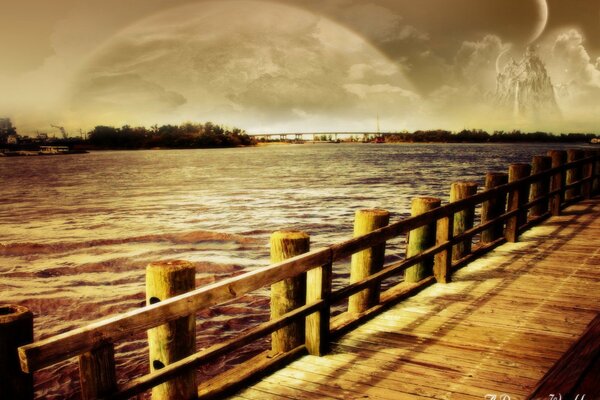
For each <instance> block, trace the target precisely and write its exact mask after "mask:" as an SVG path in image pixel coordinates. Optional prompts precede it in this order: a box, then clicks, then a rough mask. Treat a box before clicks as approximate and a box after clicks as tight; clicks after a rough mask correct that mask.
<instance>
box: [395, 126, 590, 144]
mask: <svg viewBox="0 0 600 400" xmlns="http://www.w3.org/2000/svg"><path fill="white" fill-rule="evenodd" d="M596 137H597V135H595V134H593V133H563V134H560V135H553V134H550V133H547V132H530V133H526V132H521V131H518V130H515V131H510V132H505V131H495V132H494V133H492V134H490V133H488V132H486V131H483V130H480V129H473V130H467V129H464V130H462V131H460V132H457V133H453V132H450V131H446V130H431V131H415V132H412V133H411V132H402V133H397V134H394V135H389V136H385V141H386V142H416V143H418V142H443V143H486V142H490V143H502V142H511V143H514V142H568V143H575V142H589V141H590V140H592V139H593V138H596Z"/></svg>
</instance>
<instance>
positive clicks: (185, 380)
mask: <svg viewBox="0 0 600 400" xmlns="http://www.w3.org/2000/svg"><path fill="white" fill-rule="evenodd" d="M195 277H196V269H195V267H194V265H193V264H191V263H189V262H186V261H163V262H156V263H151V264H149V265H148V266H147V267H146V303H147V304H148V305H151V304H155V303H158V302H160V301H163V300H166V299H168V298H170V297H174V296H177V295H180V294H183V293H186V292H189V291H190V290H193V289H194V287H195V279H196V278H195ZM148 345H149V350H150V371H151V372H154V371H158V370H160V369H162V368H164V367H165V366H167V365H169V364H172V363H174V362H175V361H178V360H180V359H182V358H184V357H187V356H189V355H191V354H193V353H194V352H195V350H196V320H195V316H194V315H193V314H192V315H189V316H186V317H183V318H179V319H177V320H175V321H172V322H168V323H166V324H163V325H160V326H158V327H156V328H153V329H150V330H148ZM197 390H198V388H197V385H196V375H195V372H194V371H188V372H184V373H182V374H181V375H179V376H178V377H176V378H173V379H172V380H170V381H168V382H165V383H163V384H161V385H158V386H155V387H154V388H153V389H152V399H161V400H163V399H165V400H166V399H169V400H175V399H185V400H187V399H195V398H197V397H198V392H197Z"/></svg>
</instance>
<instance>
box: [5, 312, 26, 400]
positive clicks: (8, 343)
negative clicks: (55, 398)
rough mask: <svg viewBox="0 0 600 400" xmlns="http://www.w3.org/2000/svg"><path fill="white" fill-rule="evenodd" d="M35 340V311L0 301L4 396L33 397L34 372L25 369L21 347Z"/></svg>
mask: <svg viewBox="0 0 600 400" xmlns="http://www.w3.org/2000/svg"><path fill="white" fill-rule="evenodd" d="M31 342H33V313H32V312H31V311H29V309H27V308H26V307H23V306H17V305H9V304H0V398H2V399H23V400H27V399H33V379H32V375H31V374H26V373H24V372H22V371H21V364H20V362H19V355H18V353H17V348H19V347H20V346H23V345H26V344H29V343H31Z"/></svg>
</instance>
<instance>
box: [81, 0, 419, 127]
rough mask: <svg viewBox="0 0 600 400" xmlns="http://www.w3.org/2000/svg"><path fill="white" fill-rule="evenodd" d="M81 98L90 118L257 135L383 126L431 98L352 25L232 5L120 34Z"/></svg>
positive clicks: (193, 8)
mask: <svg viewBox="0 0 600 400" xmlns="http://www.w3.org/2000/svg"><path fill="white" fill-rule="evenodd" d="M71 97H72V109H73V112H74V115H76V116H78V117H79V118H80V119H84V120H87V121H89V123H96V124H101V123H105V124H107V123H111V124H120V123H128V124H144V125H150V124H154V123H159V124H160V123H178V122H182V121H186V120H192V121H208V120H210V121H214V122H217V123H223V124H226V125H230V126H232V125H233V126H239V127H241V128H244V129H248V130H250V131H281V130H294V131H311V130H328V129H336V130H345V129H353V128H359V129H368V128H371V130H373V129H374V121H375V119H376V116H377V114H379V115H381V117H382V121H385V120H386V118H390V119H391V118H392V116H393V118H394V121H397V122H398V123H401V122H404V123H406V121H407V120H408V119H410V118H411V116H414V114H415V109H416V108H417V107H418V103H419V101H420V99H419V96H418V95H417V94H415V93H414V90H413V87H412V85H411V84H410V82H409V81H408V80H407V79H405V76H404V74H403V71H402V70H401V68H399V67H398V66H397V65H396V64H394V63H392V62H391V61H390V60H388V59H387V58H386V57H385V56H384V55H383V54H382V53H381V52H379V51H378V50H377V49H375V48H374V47H373V46H372V45H371V44H369V43H368V42H367V41H366V40H364V39H363V38H362V37H361V36H359V35H357V34H356V33H354V32H352V31H350V30H348V29H347V28H345V27H343V26H341V25H339V24H337V23H335V22H332V21H331V20H328V19H326V18H324V17H322V16H318V15H315V14H312V13H309V12H307V11H304V10H301V9H298V8H294V7H290V6H284V5H280V4H275V3H269V2H262V1H223V0H221V1H211V2H202V3H198V4H194V5H188V6H183V7H178V8H175V9H171V10H169V11H166V12H162V13H160V14H158V15H155V16H152V17H150V18H147V19H144V20H142V21H139V22H138V23H136V24H134V25H132V26H130V27H128V28H127V29H125V30H124V31H122V32H120V33H119V34H117V35H116V36H114V37H113V38H111V39H110V40H109V41H108V42H107V43H106V44H105V45H103V46H102V47H101V48H100V49H98V50H97V51H96V52H95V54H94V55H93V56H92V57H91V58H90V59H89V60H88V61H87V63H86V66H85V67H84V68H83V69H82V70H81V71H80V73H79V74H78V77H77V79H76V81H75V82H74V84H73V90H72V96H71ZM372 125H373V126H372ZM405 126H406V125H405ZM403 127H404V126H402V125H401V126H398V128H400V129H401V128H403Z"/></svg>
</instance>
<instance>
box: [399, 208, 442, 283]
mask: <svg viewBox="0 0 600 400" xmlns="http://www.w3.org/2000/svg"><path fill="white" fill-rule="evenodd" d="M441 204H442V201H441V200H440V199H438V198H435V197H417V198H415V199H413V201H412V203H411V215H412V216H416V215H420V214H424V213H426V212H427V211H431V210H433V209H435V208H438V207H439V206H440V205H441ZM435 241H436V222H435V221H433V222H432V223H430V224H427V225H424V226H422V227H420V228H417V229H413V230H412V231H410V232H409V234H408V245H407V248H406V255H407V257H412V256H415V255H417V254H419V253H421V252H422V251H424V250H426V249H428V248H430V247H432V246H434V245H435ZM432 273H433V258H432V259H430V260H425V261H421V262H419V263H417V264H415V265H413V266H412V267H410V268H407V269H406V271H404V281H405V282H419V281H420V280H422V279H424V278H426V277H428V276H431V274H432Z"/></svg>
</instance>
